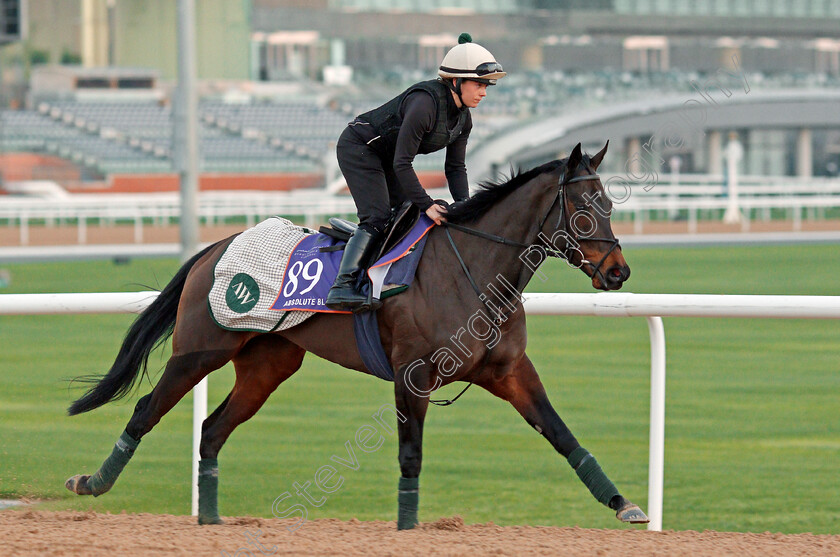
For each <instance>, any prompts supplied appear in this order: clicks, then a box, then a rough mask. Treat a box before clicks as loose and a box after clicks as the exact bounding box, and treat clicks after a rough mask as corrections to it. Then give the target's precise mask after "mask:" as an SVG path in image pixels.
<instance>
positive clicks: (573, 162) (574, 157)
mask: <svg viewBox="0 0 840 557" xmlns="http://www.w3.org/2000/svg"><path fill="white" fill-rule="evenodd" d="M582 159H583V154H581V151H580V143H578V144H577V145H575V148H574V149H572V154H571V155H569V163H568V165H567V168H568V169H569V170H570V171H574V170H575V169H576V168H577V167H578V165H579V164H580V161H581V160H582Z"/></svg>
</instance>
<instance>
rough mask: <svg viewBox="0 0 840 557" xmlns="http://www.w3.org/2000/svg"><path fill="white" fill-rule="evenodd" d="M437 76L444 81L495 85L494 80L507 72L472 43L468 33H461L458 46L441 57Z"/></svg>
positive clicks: (486, 52) (488, 53) (479, 46)
mask: <svg viewBox="0 0 840 557" xmlns="http://www.w3.org/2000/svg"><path fill="white" fill-rule="evenodd" d="M438 75H439V76H440V77H442V78H444V79H451V78H453V77H455V78H459V79H469V80H471V81H478V82H479V83H486V84H487V85H495V84H496V80H498V79H501V78H503V77H504V76H506V75H507V72H505V71H504V70H503V69H502V65H501V64H499V63H498V62H496V59H495V58H494V57H493V55H492V54H490V51H489V50H487V49H486V48H484V47H483V46H481V45H478V44H475V43H474V42H472V37H471V36H470V35H469V33H461V36H460V37H458V45H456V46H454V47H452V49H450V51H449V52H447V53H446V56H444V57H443V61H442V62H441V63H440V69H439V70H438Z"/></svg>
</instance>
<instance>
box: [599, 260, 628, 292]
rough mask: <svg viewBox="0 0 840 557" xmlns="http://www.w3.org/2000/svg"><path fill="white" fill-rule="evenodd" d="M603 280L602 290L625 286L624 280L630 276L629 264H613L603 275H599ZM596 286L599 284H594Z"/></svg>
mask: <svg viewBox="0 0 840 557" xmlns="http://www.w3.org/2000/svg"><path fill="white" fill-rule="evenodd" d="M599 278H600V279H601V280H600V281H599V282H601V283H602V284H601V286H600V289H601V290H618V289H620V288H621V287H622V286H624V281H626V280H627V279H628V278H630V267H628V266H627V265H613V266H612V267H610V268H609V269H607V271H606V272H605V273H603V277H599ZM593 286H595V287H596V288H599V286H598V285H593Z"/></svg>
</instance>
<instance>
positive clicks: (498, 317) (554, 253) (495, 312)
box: [429, 173, 619, 406]
mask: <svg viewBox="0 0 840 557" xmlns="http://www.w3.org/2000/svg"><path fill="white" fill-rule="evenodd" d="M565 178H566V175H565V173H564V174H563V176H562V177H561V178H560V180H559V183H560V187H559V191H558V192H557V197H555V199H554V201H553V202H552V204H551V206H550V207H549V208H548V211H546V213H545V215H544V216H543V217H542V219H541V220H540V226H539V230H540V231H542V228H543V226H545V223H546V221H547V220H548V216H549V215H550V214H551V212H552V211H553V210H554V206H555V205H557V202H558V201H559V202H560V214H559V215H558V217H557V226H556V227H555V230H560V227H561V225H562V226H563V232H565V233H566V235H567V236H568V237H569V238H571V242H570V241H569V240H568V239H567V240H566V245H565V247H564V248H563V250H562V251H561V250H558V249H557V248H556V247H554V246H543V247H544V249H545V250H546V254H547V255H548V256H549V257H557V258H562V259H565V260H567V261H569V260H570V258H571V252H572V251H573V250H575V249H576V247H574V246H575V245H579V240H584V241H587V242H610V243H611V244H612V245H611V246H610V249H609V250H607V253H606V254H604V256H603V257H602V258H601V260H600V261H599V262H598V263H597V265H594V266H593V265H592V262H590V261H589V260H587V259H583V258H582V259H581V265H590V266H592V274H591V275H589V276H590V277H591V276H594V275H596V274H597V275H599V277H600V279H601V281H602V282H603V283H604V284H606V277H605V276H604V275H603V273H602V272H601V266H602V265H603V264H604V262H605V261H606V260H607V257H609V256H610V254H611V253H612V252H613V251H615V249H616V248H617V247H618V246H619V243H618V239H617V238H589V237H587V238H581V237H580V235H578V234H577V232H576V231H574V230H572V232H573V234H569V228H573V227H571V226H570V223H569V219H568V218H567V217H566V213H567V210H566V188H565V186H567V185H569V184H574V183H578V182H585V181H589V180H599V179H600V178H601V177H600V176H599V175H598V174H587V175H585V176H575V177H573V178H570V179H569V180H566V179H565ZM443 227H444V231H445V232H446V237H447V239H448V240H449V245H450V246H452V251H453V252H455V257H456V258H457V259H458V263H459V264H460V265H461V269H463V271H464V274H465V275H466V277H467V280H468V281H469V283H470V286H471V287H472V289H473V291H474V292H475V294H476V296H478V299H479V300H480V301H481V303H483V304H484V307H485V308H487V311H488V312H489V314H490V315H491V316H492V318H493V323H494V324H495V325H496V326H500V325H501V324H502V323H504V322H505V321H506V318H505V317H504V315H503V314H502V310H501V308H495V307H493V305H492V304H490V302H489V299H488V297H487V295H486V294H484V293H482V292H481V289H480V288H479V287H478V284H476V282H475V279H474V278H473V276H472V273H470V270H469V268H468V267H467V264H466V262H465V261H464V258H463V257H462V256H461V252H460V250H459V249H458V246H457V245H456V244H455V240H454V239H453V238H452V233H451V232H450V231H449V229H450V228H454V229H455V230H459V231H461V232H464V233H466V234H470V235H472V236H476V237H478V238H482V239H484V240H489V241H491V242H494V243H496V244H502V245H505V246H511V247H517V248H523V249H528V248H530V247H531V246H532V244H525V243H522V242H517V241H516V240H510V239H508V238H505V237H503V236H498V235H496V234H490V233H488V232H483V231H481V230H478V229H476V228H471V227H469V226H464V225H462V224H456V223H452V222H445V221H444V222H443ZM581 255H582V254H581ZM517 292H518V293H519V294H520V295H521V294H522V293H521V292H519V285H517ZM489 357H490V350H487V353H486V354H485V356H484V360H485V361H486V360H487V359H488V358H489ZM470 386H472V382H469V383H468V384H467V386H466V387H464V390H462V391H461V392H460V393H458V395H457V396H456V397H455V398H453V399H451V400H431V399H429V402H431V403H432V404H435V405H437V406H449V405H450V404H452V403H454V402H455V401H456V400H458V399H459V398H460V397H461V395H463V394H464V393H465V392H467V389H469V388H470Z"/></svg>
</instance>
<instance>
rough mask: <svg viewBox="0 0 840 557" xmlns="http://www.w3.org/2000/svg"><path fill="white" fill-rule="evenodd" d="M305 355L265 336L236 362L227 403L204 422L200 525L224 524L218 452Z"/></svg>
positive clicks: (252, 342) (200, 469) (243, 352)
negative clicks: (220, 514)
mask: <svg viewBox="0 0 840 557" xmlns="http://www.w3.org/2000/svg"><path fill="white" fill-rule="evenodd" d="M305 353H306V352H305V351H304V350H303V349H302V348H299V347H297V346H295V345H294V344H292V343H291V342H289V341H287V340H285V339H283V338H280V337H278V336H273V335H263V336H260V337H257V338H255V339H254V340H252V341H251V342H249V343H248V344H247V345H246V346H245V348H243V349H242V351H241V352H239V354H237V355H236V357H235V358H234V359H233V364H234V367H235V369H236V382H235V383H234V386H233V390H232V391H231V392H230V394H229V395H228V397H227V398H226V399H225V401H224V402H223V403H222V404H221V405H220V406H219V407H218V408H217V409H216V410H215V411H214V412H213V413H212V414H211V415H210V416H209V417H208V418H207V419H206V420H205V421H204V423H203V424H202V428H201V429H202V432H201V445H200V446H199V453H200V455H201V460H200V461H199V463H198V523H199V524H222V519H221V518H220V517H219V502H218V493H219V461H218V456H219V451H221V449H222V446H223V445H224V443H225V441H227V438H228V437H229V436H230V434H231V433H232V432H233V430H234V429H236V427H237V426H238V425H239V424H241V423H242V422H244V421H246V420H248V419H249V418H250V417H251V416H253V415H254V414H255V413H256V412H257V410H259V409H260V408H261V407H262V405H263V404H264V403H265V401H266V400H267V399H268V396H269V395H270V394H271V393H273V392H274V390H275V389H276V388H277V387H278V386H279V385H280V383H282V382H283V381H285V380H286V379H288V378H289V377H291V375H292V374H293V373H295V372H296V371H297V370H298V369H299V368H300V365H301V362H302V361H303V356H304V354H305Z"/></svg>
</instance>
